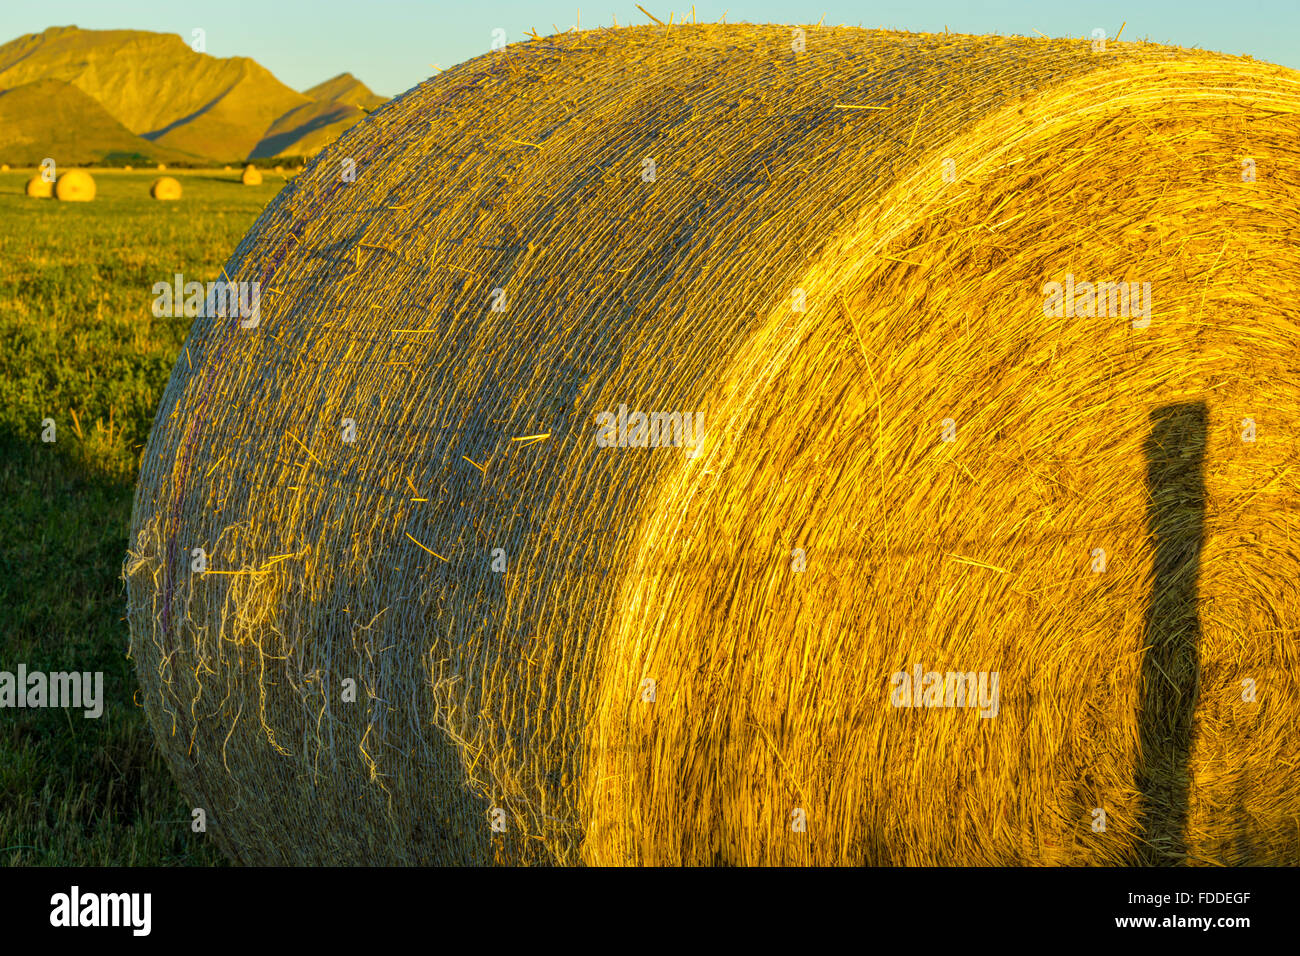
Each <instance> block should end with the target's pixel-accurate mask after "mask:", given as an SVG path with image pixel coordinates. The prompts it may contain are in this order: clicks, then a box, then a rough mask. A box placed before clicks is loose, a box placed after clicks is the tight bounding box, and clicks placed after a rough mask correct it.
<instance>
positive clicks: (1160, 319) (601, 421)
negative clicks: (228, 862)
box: [126, 26, 1300, 864]
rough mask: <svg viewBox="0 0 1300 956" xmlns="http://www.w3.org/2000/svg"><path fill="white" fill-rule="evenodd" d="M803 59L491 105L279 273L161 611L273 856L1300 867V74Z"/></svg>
mask: <svg viewBox="0 0 1300 956" xmlns="http://www.w3.org/2000/svg"><path fill="white" fill-rule="evenodd" d="M805 30H806V47H805V49H804V50H803V51H802V52H796V51H795V50H794V49H793V48H792V42H791V30H790V29H789V28H787V27H774V26H773V27H766V26H735V27H731V26H727V27H722V26H683V27H673V28H667V27H647V28H638V29H630V30H618V31H602V32H596V33H591V32H589V33H583V34H581V35H562V36H556V37H550V38H547V40H546V41H545V42H544V43H527V44H520V45H517V46H513V47H510V48H509V50H508V51H507V52H497V53H494V54H490V55H488V56H484V57H482V58H479V59H477V60H471V61H469V62H467V63H464V64H461V65H460V66H457V67H455V68H453V69H451V70H448V71H446V72H445V73H442V74H440V75H439V76H438V77H436V78H434V79H432V80H430V81H428V82H426V83H424V84H423V85H421V86H420V87H418V88H417V89H415V90H413V91H411V92H410V93H408V94H407V95H405V96H403V97H400V98H398V99H397V100H395V101H393V102H392V103H390V104H389V105H388V106H386V107H385V108H384V109H383V110H382V111H381V112H380V113H379V114H376V116H374V117H371V118H370V119H368V120H366V121H364V122H363V123H361V124H359V125H357V126H355V127H353V128H352V129H351V130H349V131H348V132H347V133H345V134H344V135H343V137H342V138H341V139H340V140H339V141H338V142H337V143H336V144H335V145H334V146H332V147H330V149H329V150H328V151H327V153H326V155H325V156H323V157H322V158H321V160H320V161H318V162H317V163H315V164H313V166H312V168H311V169H310V170H309V171H307V172H306V173H304V174H303V175H302V176H300V177H297V178H296V179H295V180H294V181H293V182H292V183H290V184H288V185H287V186H286V187H285V189H284V190H283V191H281V192H280V193H279V195H278V196H277V198H276V199H275V200H274V201H273V202H272V203H271V204H270V205H269V206H268V207H267V209H266V211H265V212H264V213H263V214H262V216H261V218H260V219H259V220H258V222H257V223H256V225H255V226H254V227H253V229H252V230H251V231H250V232H249V234H248V235H247V236H246V237H245V238H244V240H243V241H242V242H241V243H240V245H239V247H238V249H237V250H236V251H235V253H234V255H233V256H232V258H231V259H230V261H229V263H228V264H227V265H226V268H225V275H227V276H228V277H229V278H230V279H231V280H232V281H234V282H245V283H253V282H256V283H259V284H260V285H259V288H260V290H261V294H262V295H263V298H262V300H261V309H260V313H259V315H258V316H257V320H256V321H255V322H254V321H253V320H252V318H251V317H250V316H248V315H246V314H243V313H239V314H236V315H230V314H229V313H227V314H226V316H225V317H219V318H200V319H197V320H196V321H195V323H194V325H193V328H192V330H191V332H190V335H189V337H188V339H187V342H186V354H185V357H183V358H182V359H181V360H180V361H179V362H178V363H177V365H176V367H175V369H174V371H173V373H172V378H171V381H170V382H169V384H168V386H167V389H166V392H165V394H164V396H163V399H162V403H161V406H160V408H159V409H158V412H157V416H156V418H155V426H154V429H153V432H152V434H151V436H150V438H149V442H148V445H147V448H146V450H145V454H144V458H143V461H142V465H141V472H140V481H139V487H138V490H137V496H136V506H135V513H134V518H133V523H132V536H131V553H130V555H129V557H128V561H127V566H126V577H127V583H128V592H129V619H130V626H131V652H132V655H133V657H134V659H135V661H136V664H137V668H138V675H139V679H140V683H141V687H142V699H143V701H144V704H145V707H146V709H147V712H148V714H149V718H150V721H151V723H152V725H153V727H154V730H155V733H156V735H157V739H158V743H159V746H160V748H161V749H162V751H163V753H164V754H165V755H166V758H167V760H168V762H169V764H170V765H171V767H172V769H173V771H174V773H175V776H176V778H177V780H178V782H179V784H180V786H181V789H182V791H183V792H184V793H185V795H186V797H187V799H189V800H190V801H191V803H192V805H193V806H194V807H202V808H204V809H205V810H206V811H207V814H208V817H207V819H208V821H209V827H210V831H211V832H212V833H214V834H215V836H216V838H217V839H218V840H219V842H220V844H221V846H222V847H223V848H224V849H225V850H226V852H227V853H229V855H230V856H231V857H232V858H233V859H235V860H238V861H242V862H245V863H313V864H318V863H340V862H347V863H357V862H367V863H378V862H385V863H435V862H437V863H451V862H456V863H482V862H493V861H496V862H553V863H576V862H581V861H586V862H594V863H668V864H677V863H742V864H751V863H850V862H851V863H909V864H911V863H915V864H920V863H931V864H936V863H942V864H988V863H1042V862H1061V863H1067V862H1068V863H1122V862H1131V861H1147V862H1151V861H1162V862H1181V861H1184V860H1193V859H1195V860H1203V861H1211V862H1216V863H1237V862H1254V863H1280V862H1285V861H1292V862H1293V861H1294V859H1295V858H1296V853H1297V848H1298V847H1300V832H1298V830H1297V826H1298V823H1297V821H1300V775H1296V774H1293V773H1286V772H1282V771H1280V770H1279V769H1278V768H1283V767H1294V766H1296V765H1297V762H1298V761H1300V738H1297V736H1296V734H1295V733H1294V727H1295V724H1296V722H1297V719H1298V718H1300V703H1298V701H1300V696H1298V695H1297V672H1296V662H1297V659H1298V658H1297V654H1296V643H1295V634H1296V633H1297V629H1298V628H1300V566H1298V565H1300V560H1298V555H1300V526H1297V527H1296V529H1295V530H1294V531H1292V530H1291V527H1292V525H1295V524H1297V521H1298V520H1300V508H1296V507H1295V504H1296V500H1297V493H1298V492H1300V469H1296V468H1295V467H1294V442H1293V437H1292V436H1294V434H1295V431H1296V428H1297V426H1298V425H1300V376H1297V374H1296V368H1295V358H1294V356H1295V354H1296V351H1295V348H1296V329H1297V327H1298V322H1300V313H1298V312H1297V309H1296V305H1295V301H1296V297H1295V290H1296V288H1297V284H1298V281H1300V252H1298V251H1297V246H1296V244H1295V242H1294V238H1295V235H1294V233H1295V229H1294V211H1295V210H1296V209H1297V208H1300V184H1298V183H1297V180H1296V178H1295V177H1294V176H1293V175H1291V174H1289V173H1288V170H1294V169H1295V168H1296V163H1297V161H1300V133H1298V132H1297V126H1296V124H1295V119H1294V118H1295V116H1296V113H1297V111H1298V110H1300V83H1298V82H1297V80H1298V79H1300V77H1297V74H1296V73H1294V72H1292V71H1289V70H1285V69H1282V68H1279V67H1276V66H1271V65H1268V64H1264V63H1259V62H1255V61H1252V60H1249V59H1242V58H1235V57H1229V56H1221V55H1217V54H1209V53H1204V52H1200V51H1190V50H1179V49H1172V48H1168V47H1162V46H1157V45H1153V44H1127V43H1125V44H1114V43H1112V44H1111V45H1110V46H1108V47H1107V48H1106V49H1105V51H1104V52H1093V51H1092V50H1091V49H1090V48H1089V44H1088V43H1086V42H1080V41H1070V40H1050V41H1049V40H1037V39H1024V38H998V37H971V36H959V35H946V34H945V35H915V34H896V33H889V32H883V31H862V30H848V29H830V28H817V27H807V28H805ZM506 59H509V60H510V64H509V69H503V68H502V63H503V62H504V61H505V60H506ZM344 157H346V158H348V159H351V160H354V161H355V167H356V177H355V182H349V181H347V180H346V179H344V178H341V177H340V175H339V173H338V170H339V169H340V164H341V161H342V158H344ZM1248 171H1249V172H1250V175H1249V176H1247V172H1248ZM1119 282H1123V283H1125V286H1124V294H1123V295H1121V292H1120V288H1119V286H1118V285H1117V283H1119ZM1056 283H1059V286H1058V285H1056ZM1102 283H1106V284H1107V285H1104V286H1101V285H1100V284H1102ZM1110 283H1116V285H1114V286H1113V287H1112V286H1111V285H1109V284H1110ZM1128 283H1135V284H1136V285H1135V286H1129V285H1128ZM1099 287H1100V291H1099ZM1130 291H1131V293H1132V294H1131V295H1130V294H1128V293H1130ZM250 301H251V299H250ZM1099 303H1100V305H1099ZM687 416H689V417H687ZM1293 541H1294V542H1295V543H1292V542H1293ZM931 675H937V676H931ZM965 675H970V676H969V678H968V677H966V676H965ZM936 687H937V688H938V689H937V690H936ZM968 692H969V693H968ZM1247 698H1249V699H1247ZM945 704H951V705H952V706H942V705H945ZM1101 812H1104V814H1105V817H1104V820H1105V825H1104V828H1102V829H1094V826H1095V824H1096V822H1097V820H1098V819H1100V818H1099V817H1098V814H1099V813H1101ZM494 824H495V825H496V826H497V827H498V828H500V829H494Z"/></svg>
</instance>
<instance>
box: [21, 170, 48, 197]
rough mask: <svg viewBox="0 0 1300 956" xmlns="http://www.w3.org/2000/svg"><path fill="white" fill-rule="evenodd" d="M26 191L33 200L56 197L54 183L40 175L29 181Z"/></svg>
mask: <svg viewBox="0 0 1300 956" xmlns="http://www.w3.org/2000/svg"><path fill="white" fill-rule="evenodd" d="M26 191H27V195H28V196H31V197H32V198H33V199H49V198H51V197H52V196H53V195H54V183H52V182H49V181H48V180H46V179H44V178H43V177H42V176H41V175H40V174H39V173H38V174H36V175H35V176H33V177H32V178H31V179H29V180H27V189H26Z"/></svg>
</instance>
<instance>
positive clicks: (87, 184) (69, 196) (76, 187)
mask: <svg viewBox="0 0 1300 956" xmlns="http://www.w3.org/2000/svg"><path fill="white" fill-rule="evenodd" d="M54 197H55V198H56V199H59V200H61V201H63V202H90V201H91V200H92V199H94V198H95V179H94V177H93V176H91V175H90V173H88V172H86V171H85V170H84V169H70V170H68V171H67V172H66V173H62V174H60V175H59V178H58V180H57V181H56V182H55V183H54Z"/></svg>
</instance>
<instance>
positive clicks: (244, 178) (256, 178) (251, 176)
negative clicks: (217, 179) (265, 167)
mask: <svg viewBox="0 0 1300 956" xmlns="http://www.w3.org/2000/svg"><path fill="white" fill-rule="evenodd" d="M239 181H240V182H241V183H243V184H244V185H245V186H260V185H262V172H261V170H259V169H258V168H257V167H256V166H254V165H253V164H252V163H249V164H248V165H247V166H245V167H244V171H243V172H242V173H241V174H240V176H239Z"/></svg>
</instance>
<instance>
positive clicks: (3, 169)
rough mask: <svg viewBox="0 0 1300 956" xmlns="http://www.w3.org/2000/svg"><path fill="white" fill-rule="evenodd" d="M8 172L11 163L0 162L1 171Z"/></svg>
mask: <svg viewBox="0 0 1300 956" xmlns="http://www.w3.org/2000/svg"><path fill="white" fill-rule="evenodd" d="M7 172H9V164H8V163H0V173H7Z"/></svg>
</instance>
